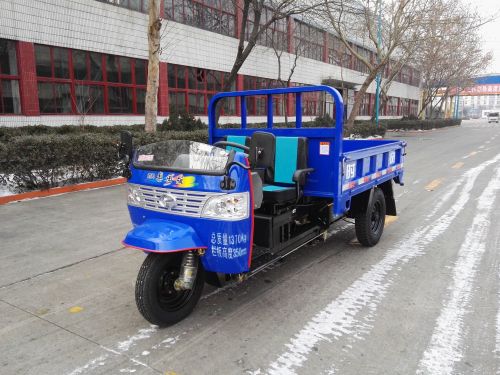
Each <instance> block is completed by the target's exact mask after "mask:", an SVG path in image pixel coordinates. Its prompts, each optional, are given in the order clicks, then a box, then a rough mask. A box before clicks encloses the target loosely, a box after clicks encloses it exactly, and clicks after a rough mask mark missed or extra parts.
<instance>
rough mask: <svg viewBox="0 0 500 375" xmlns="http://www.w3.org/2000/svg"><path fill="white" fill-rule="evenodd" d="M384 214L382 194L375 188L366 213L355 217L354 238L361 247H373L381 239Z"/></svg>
mask: <svg viewBox="0 0 500 375" xmlns="http://www.w3.org/2000/svg"><path fill="white" fill-rule="evenodd" d="M385 212H386V206H385V196H384V193H383V192H382V190H381V189H379V188H375V190H374V191H373V196H372V200H371V202H370V203H369V204H368V207H366V211H365V212H362V213H359V214H357V215H356V217H355V228H356V237H357V238H358V241H359V242H360V243H361V244H362V245H363V246H369V247H371V246H375V245H376V244H377V243H378V241H379V240H380V237H382V233H383V232H384V224H385Z"/></svg>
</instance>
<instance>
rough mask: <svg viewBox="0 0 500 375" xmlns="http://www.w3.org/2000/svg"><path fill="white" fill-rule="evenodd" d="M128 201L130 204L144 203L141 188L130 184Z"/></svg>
mask: <svg viewBox="0 0 500 375" xmlns="http://www.w3.org/2000/svg"><path fill="white" fill-rule="evenodd" d="M127 201H128V203H129V204H133V205H136V206H140V205H141V203H142V198H141V193H140V192H139V189H137V188H135V187H133V186H130V185H129V186H128V196H127Z"/></svg>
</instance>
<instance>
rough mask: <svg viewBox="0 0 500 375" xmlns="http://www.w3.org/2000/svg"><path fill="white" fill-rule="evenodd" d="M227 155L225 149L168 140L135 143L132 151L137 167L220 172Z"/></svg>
mask: <svg viewBox="0 0 500 375" xmlns="http://www.w3.org/2000/svg"><path fill="white" fill-rule="evenodd" d="M228 159H229V153H228V152H227V151H225V150H223V149H222V148H219V147H214V146H211V145H207V144H205V143H199V142H192V141H180V140H170V141H163V142H158V143H152V144H149V145H145V146H141V147H139V148H138V149H137V151H136V152H135V155H134V166H135V167H137V168H141V169H155V170H175V171H179V170H185V171H187V170H189V171H190V172H193V173H196V172H198V173H203V172H205V173H207V172H208V173H213V174H222V173H223V172H224V168H225V167H226V164H227V162H228Z"/></svg>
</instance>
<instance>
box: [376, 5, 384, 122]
mask: <svg viewBox="0 0 500 375" xmlns="http://www.w3.org/2000/svg"><path fill="white" fill-rule="evenodd" d="M381 44H382V0H379V1H378V20H377V52H378V53H377V65H378V64H380V55H379V52H380V50H381V47H380V45H381ZM375 80H376V81H375V82H376V84H377V90H376V92H375V124H376V125H377V128H378V126H379V107H380V84H381V81H382V73H381V72H380V71H379V72H378V74H377V77H376V79H375Z"/></svg>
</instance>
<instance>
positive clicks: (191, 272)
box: [174, 251, 198, 291]
mask: <svg viewBox="0 0 500 375" xmlns="http://www.w3.org/2000/svg"><path fill="white" fill-rule="evenodd" d="M197 271H198V257H197V256H196V254H195V252H194V251H186V252H185V253H184V256H183V257H182V263H181V270H180V273H179V278H178V279H177V280H175V282H174V288H175V290H177V291H181V290H189V289H193V286H194V281H195V280H196V272H197Z"/></svg>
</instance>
